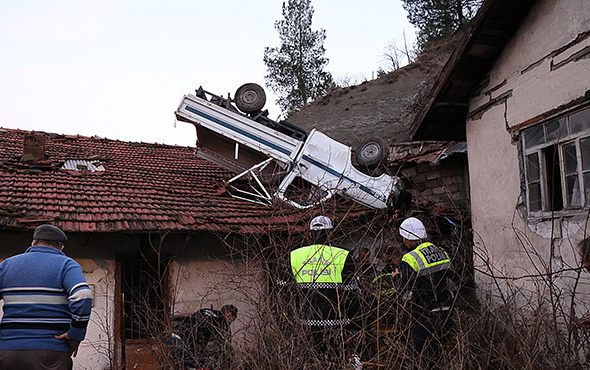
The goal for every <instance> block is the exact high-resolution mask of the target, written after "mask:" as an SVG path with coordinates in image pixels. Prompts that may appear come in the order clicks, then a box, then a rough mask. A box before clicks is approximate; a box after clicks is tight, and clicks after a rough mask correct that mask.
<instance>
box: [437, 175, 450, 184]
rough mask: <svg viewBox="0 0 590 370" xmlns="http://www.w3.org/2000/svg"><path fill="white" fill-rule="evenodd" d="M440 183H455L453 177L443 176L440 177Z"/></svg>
mask: <svg viewBox="0 0 590 370" xmlns="http://www.w3.org/2000/svg"><path fill="white" fill-rule="evenodd" d="M438 183H439V184H441V185H450V184H452V183H453V179H452V178H451V177H441V178H440V179H438Z"/></svg>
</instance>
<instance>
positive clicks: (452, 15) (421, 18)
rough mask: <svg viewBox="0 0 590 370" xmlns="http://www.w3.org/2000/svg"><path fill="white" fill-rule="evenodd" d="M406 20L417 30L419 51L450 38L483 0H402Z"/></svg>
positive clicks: (467, 21)
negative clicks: (406, 14)
mask: <svg viewBox="0 0 590 370" xmlns="http://www.w3.org/2000/svg"><path fill="white" fill-rule="evenodd" d="M402 2H403V7H404V9H405V10H406V11H407V12H408V20H409V22H410V23H411V24H413V25H414V26H416V27H417V28H418V38H417V41H416V43H417V44H418V48H419V49H421V50H422V49H424V48H425V47H426V46H428V45H430V44H431V43H433V42H436V41H438V40H441V39H443V38H446V37H449V36H452V35H453V34H454V33H455V32H456V31H457V30H459V29H461V28H463V27H465V26H466V25H467V24H468V23H469V21H470V20H471V19H472V18H473V17H474V16H475V13H477V10H478V9H479V7H480V6H481V4H482V2H483V0H402Z"/></svg>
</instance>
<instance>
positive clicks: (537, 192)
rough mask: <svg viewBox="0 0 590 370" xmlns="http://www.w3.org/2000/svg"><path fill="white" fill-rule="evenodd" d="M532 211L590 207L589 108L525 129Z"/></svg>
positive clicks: (526, 168)
mask: <svg viewBox="0 0 590 370" xmlns="http://www.w3.org/2000/svg"><path fill="white" fill-rule="evenodd" d="M522 141H523V150H524V164H525V181H526V194H527V206H528V210H529V213H533V214H534V213H543V212H556V211H568V210H573V211H575V210H581V209H583V208H589V207H590V107H585V108H584V109H582V110H578V111H575V112H573V113H569V114H567V115H563V116H561V117H559V118H557V119H552V120H548V121H546V122H543V123H542V124H539V125H536V126H535V127H533V128H530V129H527V130H524V131H523V132H522Z"/></svg>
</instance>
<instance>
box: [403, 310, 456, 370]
mask: <svg viewBox="0 0 590 370" xmlns="http://www.w3.org/2000/svg"><path fill="white" fill-rule="evenodd" d="M450 313H451V311H450V310H447V311H437V312H431V311H420V312H413V314H412V327H411V333H412V339H413V342H414V350H415V354H414V356H415V358H416V362H417V365H418V367H419V368H420V369H433V368H442V364H440V361H441V358H440V357H441V356H440V352H441V346H442V345H443V344H444V343H445V342H446V341H447V340H448V338H449V336H450V331H451V330H452V328H453V326H454V323H453V319H452V318H451V315H450Z"/></svg>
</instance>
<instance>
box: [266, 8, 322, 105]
mask: <svg viewBox="0 0 590 370" xmlns="http://www.w3.org/2000/svg"><path fill="white" fill-rule="evenodd" d="M312 17H313V7H312V6H311V0H288V2H284V3H283V18H284V19H282V20H280V21H276V22H275V29H276V30H277V31H278V33H279V37H280V40H281V46H280V47H278V48H273V47H266V48H264V63H265V64H266V67H267V71H268V74H267V75H266V76H265V80H266V86H267V87H269V88H270V89H271V90H272V91H273V92H275V93H276V94H277V95H278V96H279V99H278V100H277V104H278V105H279V107H281V110H282V113H283V115H285V116H288V115H289V114H290V113H292V112H295V111H297V110H299V109H301V108H303V107H306V106H307V105H308V104H309V103H310V102H311V101H313V100H314V99H315V98H317V97H318V96H322V95H324V94H325V93H326V91H327V89H328V87H329V86H330V85H331V84H332V75H331V74H330V73H329V72H326V71H324V68H325V67H326V66H327V65H328V59H327V58H325V56H324V55H325V52H326V50H325V49H324V40H325V39H326V31H324V30H323V29H320V30H319V31H312V29H311V23H312Z"/></svg>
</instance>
